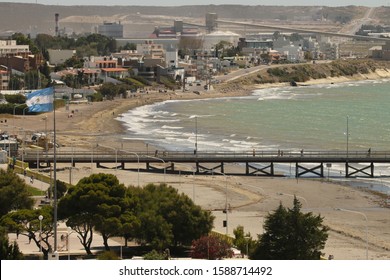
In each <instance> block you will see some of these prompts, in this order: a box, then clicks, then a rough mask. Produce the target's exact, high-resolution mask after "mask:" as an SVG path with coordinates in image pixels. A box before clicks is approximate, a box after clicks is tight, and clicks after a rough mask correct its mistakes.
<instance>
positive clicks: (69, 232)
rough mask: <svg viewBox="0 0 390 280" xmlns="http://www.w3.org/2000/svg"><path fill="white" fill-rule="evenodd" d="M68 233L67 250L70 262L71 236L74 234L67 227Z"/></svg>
mask: <svg viewBox="0 0 390 280" xmlns="http://www.w3.org/2000/svg"><path fill="white" fill-rule="evenodd" d="M66 229H67V232H66V248H67V249H68V260H70V240H69V239H70V235H71V234H72V233H74V231H72V229H71V228H70V227H67V228H66Z"/></svg>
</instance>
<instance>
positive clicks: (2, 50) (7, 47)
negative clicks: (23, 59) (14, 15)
mask: <svg viewBox="0 0 390 280" xmlns="http://www.w3.org/2000/svg"><path fill="white" fill-rule="evenodd" d="M28 52H30V48H29V46H28V45H17V44H16V40H0V56H4V55H7V54H12V55H16V54H18V53H28Z"/></svg>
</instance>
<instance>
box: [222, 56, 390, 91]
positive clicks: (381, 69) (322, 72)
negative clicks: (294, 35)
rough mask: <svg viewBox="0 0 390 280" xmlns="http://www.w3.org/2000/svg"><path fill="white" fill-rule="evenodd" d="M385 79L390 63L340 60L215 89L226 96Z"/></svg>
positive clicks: (280, 69)
mask: <svg viewBox="0 0 390 280" xmlns="http://www.w3.org/2000/svg"><path fill="white" fill-rule="evenodd" d="M385 78H390V61H376V60H369V59H362V60H337V61H332V62H323V63H316V64H309V63H308V64H285V65H283V64H281V65H278V66H273V67H272V68H266V69H262V70H259V71H258V72H256V73H254V74H249V75H246V76H243V77H241V78H237V79H235V80H234V81H232V82H227V83H223V84H219V85H216V86H215V90H217V91H220V92H225V93H226V92H234V91H243V90H248V89H253V88H259V87H262V88H264V87H277V86H285V85H290V83H291V81H295V82H296V83H297V85H298V86H299V85H308V84H323V83H324V84H326V83H338V82H346V81H357V80H375V79H385Z"/></svg>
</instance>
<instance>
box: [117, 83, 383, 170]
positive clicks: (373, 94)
mask: <svg viewBox="0 0 390 280" xmlns="http://www.w3.org/2000/svg"><path fill="white" fill-rule="evenodd" d="M119 120H120V121H122V122H123V123H124V125H125V127H126V128H127V135H126V138H129V139H141V140H144V141H145V142H147V143H150V144H153V145H155V146H158V147H160V148H161V149H166V150H171V151H192V150H194V148H195V144H197V147H198V151H199V152H201V151H252V150H253V149H256V150H257V151H261V150H279V149H280V150H301V149H305V150H335V151H345V150H346V148H347V145H348V146H349V150H350V151H353V150H359V151H363V150H368V149H369V148H371V151H384V150H390V145H389V144H390V79H384V80H366V81H359V82H348V83H340V84H322V85H313V86H305V87H284V88H271V89H261V90H255V91H254V92H253V94H252V95H251V96H246V97H236V98H219V99H206V100H192V101H165V102H161V103H157V104H154V105H147V106H143V107H139V108H135V109H133V110H131V111H129V112H127V113H125V114H123V115H122V116H121V117H120V118H119ZM347 135H348V137H347ZM336 168H337V167H336ZM342 169H343V168H342V167H340V170H342ZM376 169H377V171H376V172H383V173H384V174H385V173H386V174H389V175H390V170H389V168H388V167H387V166H384V167H383V168H382V169H383V170H381V169H380V168H376ZM337 172H338V171H337Z"/></svg>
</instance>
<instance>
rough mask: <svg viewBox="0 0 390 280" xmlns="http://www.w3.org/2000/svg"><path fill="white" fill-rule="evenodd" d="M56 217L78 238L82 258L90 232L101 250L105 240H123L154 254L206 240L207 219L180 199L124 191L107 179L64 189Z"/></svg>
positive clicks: (172, 194) (172, 193)
mask: <svg viewBox="0 0 390 280" xmlns="http://www.w3.org/2000/svg"><path fill="white" fill-rule="evenodd" d="M58 215H59V218H60V219H62V220H66V224H67V225H68V226H70V227H71V228H72V229H73V230H75V231H76V232H77V233H78V234H79V239H80V241H81V243H82V244H83V246H84V248H85V250H86V251H87V253H89V254H91V251H90V245H91V243H92V238H93V230H96V231H98V232H100V233H101V234H102V237H103V241H104V245H105V248H106V250H109V246H108V242H107V241H108V238H109V237H113V236H123V237H125V240H126V241H127V240H136V241H138V242H139V243H140V244H145V245H150V246H151V247H152V248H154V249H156V250H159V251H161V250H163V249H165V248H167V247H169V246H175V245H179V244H184V245H189V244H191V242H192V240H194V239H197V238H199V237H200V236H202V235H205V234H208V233H209V232H210V231H211V229H212V226H213V219H214V218H213V216H212V215H211V214H210V212H208V211H204V210H202V209H201V208H200V206H197V205H195V204H194V203H193V201H192V200H191V199H189V198H188V197H187V196H186V195H184V194H179V193H178V191H177V190H176V189H174V188H172V187H167V186H166V185H164V184H161V185H154V184H149V185H147V186H145V187H143V188H140V187H133V186H129V187H127V188H126V187H125V186H124V185H123V184H119V181H118V179H117V178H116V177H115V176H114V175H111V174H102V173H100V174H93V175H91V176H89V177H86V178H83V179H81V180H80V182H79V183H78V184H77V185H76V186H73V187H71V188H69V190H68V192H67V194H66V195H65V196H64V197H63V198H62V199H61V200H60V201H59V204H58Z"/></svg>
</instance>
